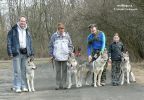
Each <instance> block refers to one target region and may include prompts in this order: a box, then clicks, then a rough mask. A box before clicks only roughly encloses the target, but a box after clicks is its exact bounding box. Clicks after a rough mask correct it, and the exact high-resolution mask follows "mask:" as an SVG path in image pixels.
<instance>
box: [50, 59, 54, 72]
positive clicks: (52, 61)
mask: <svg viewBox="0 0 144 100" xmlns="http://www.w3.org/2000/svg"><path fill="white" fill-rule="evenodd" d="M51 63H52V67H53V70H54V58H52V59H51Z"/></svg>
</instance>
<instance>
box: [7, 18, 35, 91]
mask: <svg viewBox="0 0 144 100" xmlns="http://www.w3.org/2000/svg"><path fill="white" fill-rule="evenodd" d="M7 52H8V55H9V56H10V57H11V58H12V61H13V71H14V79H13V90H14V91H15V92H17V93H20V92H26V91H28V89H27V83H26V65H27V58H28V57H31V58H33V55H34V52H33V48H32V39H31V35H30V32H29V31H28V28H27V23H26V18H25V17H20V19H19V22H18V23H17V24H16V25H14V26H13V27H12V29H11V30H10V31H9V32H8V35H7Z"/></svg>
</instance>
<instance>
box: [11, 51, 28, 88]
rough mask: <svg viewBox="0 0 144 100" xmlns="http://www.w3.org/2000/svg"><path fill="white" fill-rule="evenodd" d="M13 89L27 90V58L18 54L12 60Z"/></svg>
mask: <svg viewBox="0 0 144 100" xmlns="http://www.w3.org/2000/svg"><path fill="white" fill-rule="evenodd" d="M12 60H13V72H14V78H13V88H15V89H21V88H27V82H26V66H27V56H26V55H23V54H19V55H18V56H16V57H14V58H13V59H12Z"/></svg>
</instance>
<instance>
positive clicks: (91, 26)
mask: <svg viewBox="0 0 144 100" xmlns="http://www.w3.org/2000/svg"><path fill="white" fill-rule="evenodd" d="M93 27H96V28H97V25H96V24H90V25H89V26H88V28H89V29H90V28H93Z"/></svg>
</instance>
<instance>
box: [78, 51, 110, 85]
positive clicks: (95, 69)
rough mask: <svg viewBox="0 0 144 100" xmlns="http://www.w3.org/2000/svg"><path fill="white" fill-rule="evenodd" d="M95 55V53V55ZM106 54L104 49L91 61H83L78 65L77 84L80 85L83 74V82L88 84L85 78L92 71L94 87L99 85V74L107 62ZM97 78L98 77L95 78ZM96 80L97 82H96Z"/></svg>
mask: <svg viewBox="0 0 144 100" xmlns="http://www.w3.org/2000/svg"><path fill="white" fill-rule="evenodd" d="M96 56H97V55H95V57H96ZM107 59H108V54H107V51H106V50H105V51H104V53H103V54H100V56H99V57H98V58H97V59H96V60H94V61H93V62H91V63H88V62H85V63H84V64H82V65H79V72H78V73H79V81H80V82H79V83H80V84H79V85H80V86H82V77H83V76H84V79H85V84H86V85H89V83H88V82H87V79H88V77H89V75H90V74H91V73H94V87H97V84H98V86H101V83H100V82H101V75H102V72H103V70H104V66H105V64H106V62H107ZM97 78H98V79H97ZM97 80H98V82H97Z"/></svg>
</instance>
